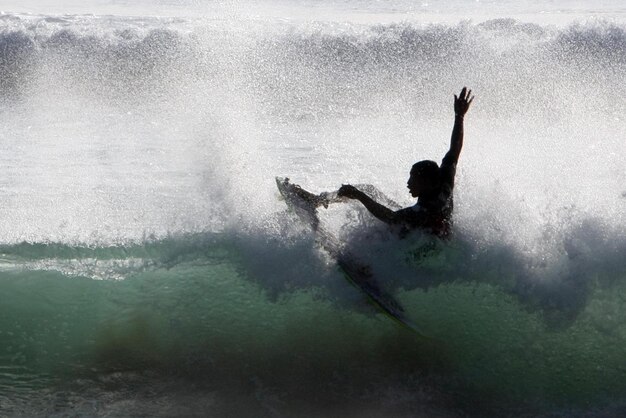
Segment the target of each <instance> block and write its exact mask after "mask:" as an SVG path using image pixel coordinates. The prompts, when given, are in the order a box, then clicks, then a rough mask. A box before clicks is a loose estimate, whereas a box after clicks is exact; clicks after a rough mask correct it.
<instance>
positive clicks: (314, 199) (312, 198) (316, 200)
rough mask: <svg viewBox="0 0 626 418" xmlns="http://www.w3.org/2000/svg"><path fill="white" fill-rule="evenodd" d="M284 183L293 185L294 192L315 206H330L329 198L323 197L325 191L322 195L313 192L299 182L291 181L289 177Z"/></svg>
mask: <svg viewBox="0 0 626 418" xmlns="http://www.w3.org/2000/svg"><path fill="white" fill-rule="evenodd" d="M284 183H285V184H291V185H292V186H293V192H294V193H295V194H297V195H298V197H300V198H301V199H302V200H304V201H306V202H309V203H310V204H312V205H313V206H315V207H318V206H324V207H325V208H328V199H325V198H324V197H323V195H324V193H322V194H320V195H316V194H313V193H311V192H308V191H306V190H304V189H303V188H302V187H300V186H299V185H297V184H293V183H289V179H288V178H287V179H285V181H284Z"/></svg>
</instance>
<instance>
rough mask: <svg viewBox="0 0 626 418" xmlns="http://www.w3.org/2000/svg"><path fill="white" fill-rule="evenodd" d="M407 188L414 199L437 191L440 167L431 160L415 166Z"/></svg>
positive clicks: (412, 168) (420, 162)
mask: <svg viewBox="0 0 626 418" xmlns="http://www.w3.org/2000/svg"><path fill="white" fill-rule="evenodd" d="M407 187H408V188H409V192H410V193H411V196H413V197H419V196H421V195H424V194H428V193H429V192H431V191H433V190H435V189H436V188H437V187H439V165H438V164H437V163H436V162H434V161H430V160H424V161H419V162H417V163H415V164H413V167H411V175H410V176H409V181H408V182H407Z"/></svg>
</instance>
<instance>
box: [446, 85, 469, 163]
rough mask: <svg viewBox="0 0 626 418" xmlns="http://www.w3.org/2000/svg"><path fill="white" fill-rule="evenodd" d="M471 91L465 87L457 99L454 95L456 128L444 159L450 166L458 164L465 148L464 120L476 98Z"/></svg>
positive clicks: (453, 130)
mask: <svg viewBox="0 0 626 418" xmlns="http://www.w3.org/2000/svg"><path fill="white" fill-rule="evenodd" d="M471 95H472V91H471V90H469V91H468V90H467V88H466V87H463V90H461V94H460V95H459V96H458V97H457V95H456V94H455V95H454V128H452V138H450V150H449V151H448V152H447V153H446V155H445V157H444V158H443V161H444V162H447V163H448V164H456V163H457V161H458V160H459V155H461V149H462V148H463V118H464V117H465V114H466V113H467V110H468V109H469V107H470V104H472V101H473V100H474V97H473V96H472V97H470V96H471Z"/></svg>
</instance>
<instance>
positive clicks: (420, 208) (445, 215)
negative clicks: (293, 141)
mask: <svg viewBox="0 0 626 418" xmlns="http://www.w3.org/2000/svg"><path fill="white" fill-rule="evenodd" d="M471 94H472V91H471V90H469V91H468V90H467V88H465V87H463V90H461V94H460V95H459V96H458V97H457V96H456V95H454V113H455V117H454V128H453V129H452V138H451V140H450V150H449V151H448V152H447V153H446V155H445V156H444V157H443V160H442V162H441V166H439V165H438V164H437V163H436V162H435V161H430V160H424V161H419V162H417V163H415V164H414V165H413V167H412V168H411V172H410V175H409V180H408V182H407V187H408V189H409V192H410V193H411V196H413V197H416V198H417V203H416V204H415V205H414V206H410V207H407V208H404V209H400V210H397V211H394V210H391V209H389V208H387V207H386V206H383V205H381V204H380V203H378V202H376V201H375V200H374V199H372V198H371V197H370V196H368V195H367V194H365V193H364V192H362V191H360V190H359V189H357V188H356V187H354V186H352V185H349V184H344V185H343V186H341V188H340V189H339V191H338V193H337V195H338V196H340V197H345V198H349V199H356V200H358V201H359V202H361V203H362V204H363V205H364V206H365V208H367V210H369V211H370V212H371V213H372V215H374V216H375V217H376V218H378V219H380V220H381V221H383V222H385V223H387V224H389V225H393V226H399V227H400V232H401V234H406V233H408V232H409V231H411V230H414V229H421V230H423V231H426V232H429V233H432V234H434V235H436V236H439V237H442V238H444V237H446V236H448V234H449V233H450V227H451V225H452V219H451V218H452V208H453V202H452V189H453V188H454V176H455V174H456V164H457V161H458V160H459V155H460V154H461V148H462V147H463V118H464V116H465V113H466V112H467V110H468V109H469V107H470V104H471V103H472V100H474V97H473V96H471Z"/></svg>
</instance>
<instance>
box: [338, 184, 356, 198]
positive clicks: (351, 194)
mask: <svg viewBox="0 0 626 418" xmlns="http://www.w3.org/2000/svg"><path fill="white" fill-rule="evenodd" d="M360 193H361V192H360V191H359V189H357V188H356V187H354V186H352V185H350V184H344V185H342V186H341V187H340V188H339V190H338V191H337V196H339V197H347V198H348V199H358V196H359V194H360Z"/></svg>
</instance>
